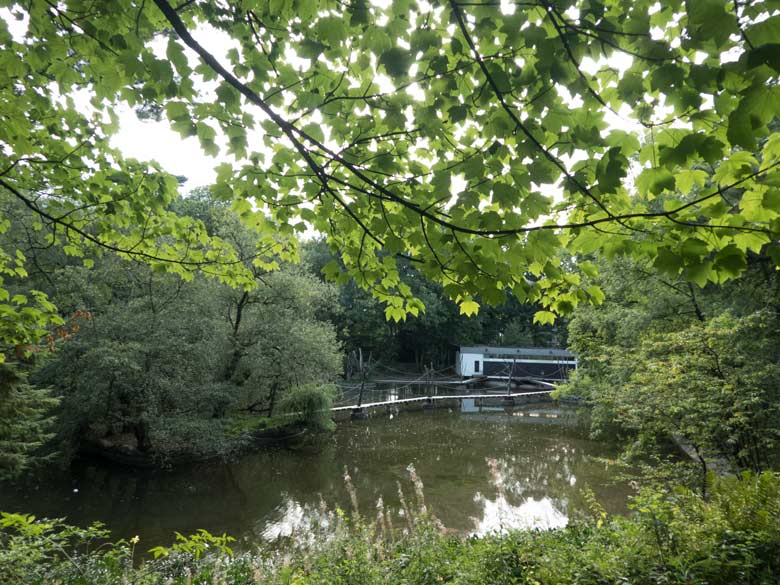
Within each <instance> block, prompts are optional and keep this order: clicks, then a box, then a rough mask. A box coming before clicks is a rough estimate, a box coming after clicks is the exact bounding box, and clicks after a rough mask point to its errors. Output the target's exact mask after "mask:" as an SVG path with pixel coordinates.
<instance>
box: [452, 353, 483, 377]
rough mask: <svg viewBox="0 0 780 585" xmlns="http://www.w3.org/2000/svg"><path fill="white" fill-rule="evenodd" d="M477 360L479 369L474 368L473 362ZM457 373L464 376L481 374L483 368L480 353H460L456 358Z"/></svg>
mask: <svg viewBox="0 0 780 585" xmlns="http://www.w3.org/2000/svg"><path fill="white" fill-rule="evenodd" d="M476 361H479V371H476V370H475V369H474V362H476ZM457 365H458V370H459V371H458V373H459V374H460V375H461V376H463V377H464V378H470V377H472V376H474V375H477V376H481V375H482V371H483V369H484V364H483V359H482V354H481V353H461V354H459V355H458V360H457Z"/></svg>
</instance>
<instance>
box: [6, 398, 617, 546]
mask: <svg viewBox="0 0 780 585" xmlns="http://www.w3.org/2000/svg"><path fill="white" fill-rule="evenodd" d="M521 413H522V414H521ZM530 413H537V414H538V413H541V414H542V415H543V414H544V410H543V409H540V408H539V407H530V406H528V407H524V408H523V409H517V410H515V413H514V415H511V414H507V413H504V412H501V411H496V412H448V411H446V410H445V411H435V412H403V413H400V414H396V415H394V416H392V417H391V416H390V415H386V414H383V415H378V416H375V417H374V418H372V419H371V420H368V421H357V422H345V423H340V424H339V427H338V429H337V431H336V432H335V433H334V434H333V435H332V436H330V437H326V438H325V439H323V441H322V442H321V443H320V444H317V445H312V444H308V445H299V446H297V447H294V448H277V449H272V450H266V451H262V452H258V453H254V454H251V455H247V456H244V457H242V458H241V459H239V460H237V461H233V462H212V463H208V464H202V465H197V466H192V467H189V468H186V469H177V470H173V471H151V470H126V469H119V468H116V467H106V466H103V465H98V464H95V463H85V462H82V463H78V464H76V465H74V466H73V468H72V469H71V470H70V471H68V472H63V473H62V474H59V475H55V476H53V477H51V478H50V479H48V480H46V481H45V482H41V483H40V484H39V485H37V486H34V487H31V486H26V487H25V488H23V489H18V488H9V487H8V486H3V487H0V490H2V492H0V510H7V511H25V512H31V513H34V514H36V515H38V516H48V517H61V516H65V517H67V518H68V521H69V522H71V523H76V524H86V523H89V522H92V521H94V520H101V521H103V522H105V523H106V524H107V525H108V526H109V527H110V528H111V529H112V530H113V531H114V534H115V536H116V537H117V538H118V537H127V538H129V537H131V536H133V535H139V536H140V537H141V539H142V542H143V545H142V546H144V547H145V548H146V547H147V546H148V547H151V546H154V545H157V544H169V543H170V542H171V541H172V535H173V532H174V531H175V530H178V531H180V532H184V533H187V532H190V531H193V530H195V529H197V528H205V529H207V530H209V531H210V532H213V533H222V532H227V533H229V534H232V535H234V536H236V537H238V538H240V539H246V540H248V541H251V542H262V541H266V542H268V541H273V540H274V539H275V538H277V537H279V536H286V535H289V534H290V533H291V532H293V531H302V530H304V529H305V527H306V526H307V525H308V523H309V521H310V520H311V519H312V518H313V517H315V516H316V515H317V513H318V511H319V509H320V497H322V500H324V501H325V502H326V503H327V504H328V505H329V506H330V507H335V506H340V507H342V508H344V509H347V510H349V509H350V503H349V502H350V500H349V495H348V493H347V490H346V488H345V484H344V480H343V475H344V470H345V468H346V469H348V470H349V473H350V475H351V476H352V478H353V482H354V484H355V487H356V489H357V495H358V500H359V506H360V508H361V510H362V511H363V513H370V514H374V510H375V504H376V501H377V500H378V499H379V498H380V497H381V498H382V499H383V501H384V503H385V504H386V505H387V506H389V507H391V508H398V507H399V496H398V482H400V483H401V485H402V488H403V490H404V492H405V493H406V494H407V497H408V498H409V499H410V500H411V499H413V498H412V494H413V493H414V492H413V488H412V486H411V483H410V481H409V474H408V471H407V468H408V466H409V465H410V464H411V465H413V466H414V468H415V469H416V471H417V473H418V475H419V477H420V478H421V479H422V481H423V482H424V484H425V498H426V503H427V505H428V507H429V508H430V509H432V511H433V512H434V513H435V515H436V516H437V517H438V518H439V519H440V520H441V521H442V522H443V523H444V525H445V526H446V527H448V528H450V529H454V530H458V531H462V532H465V533H485V532H489V531H492V530H500V529H502V528H512V527H554V526H561V525H564V524H565V523H566V522H567V518H568V517H569V516H570V515H571V514H572V513H574V512H576V511H577V510H583V509H584V508H585V502H584V500H583V497H582V493H581V489H580V488H582V487H583V486H586V485H587V486H588V487H589V488H590V489H592V490H593V491H594V492H595V494H596V496H597V498H598V499H599V500H600V501H601V502H602V504H603V505H604V506H605V507H606V509H607V510H608V511H610V512H621V511H622V510H624V509H625V503H626V497H627V495H628V494H629V493H630V490H629V488H628V486H627V485H625V484H624V483H615V482H614V481H613V478H612V475H613V474H614V473H615V470H614V469H612V468H610V467H609V466H608V465H606V464H605V463H603V462H598V461H595V460H594V457H606V458H609V457H613V456H614V455H615V454H616V449H615V448H614V446H611V445H607V444H604V443H599V442H595V441H591V440H589V439H588V438H587V435H586V433H585V432H584V431H583V430H582V429H580V428H578V427H577V426H576V425H574V424H573V422H572V419H571V417H560V418H546V417H544V416H529V414H530Z"/></svg>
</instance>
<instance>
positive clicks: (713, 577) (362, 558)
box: [0, 467, 780, 585]
mask: <svg viewBox="0 0 780 585" xmlns="http://www.w3.org/2000/svg"><path fill="white" fill-rule="evenodd" d="M345 482H346V485H347V489H348V491H349V492H350V501H351V504H352V510H351V511H350V512H347V511H344V510H341V509H338V508H335V509H330V508H328V507H327V506H326V505H325V503H324V502H323V503H321V505H320V513H319V514H318V515H317V521H316V522H315V524H314V525H313V526H312V531H310V533H309V536H310V538H307V539H300V540H296V541H295V544H294V545H292V546H289V547H287V548H285V549H283V550H278V551H275V552H263V551H259V550H256V551H244V552H241V553H239V554H234V553H233V551H230V550H229V548H228V547H229V544H230V543H229V541H228V539H227V537H225V536H224V535H223V536H212V535H209V534H208V533H204V532H199V533H196V534H195V535H191V536H189V537H185V536H180V537H179V538H178V539H177V542H176V543H174V545H172V546H171V547H170V548H168V549H164V550H163V551H162V552H161V554H160V555H159V557H158V558H157V559H154V560H150V561H146V562H143V563H141V564H140V565H138V564H137V563H134V551H135V542H134V540H133V539H131V540H129V541H120V542H118V543H115V544H113V545H110V546H102V547H99V548H94V547H93V548H89V547H90V542H94V539H95V538H96V537H98V536H100V535H101V534H102V533H101V532H100V530H101V529H100V528H99V527H97V528H91V529H86V530H79V529H75V528H73V527H68V526H66V525H64V524H62V523H61V522H56V521H54V522H49V521H41V520H35V519H32V518H30V517H23V516H18V515H3V516H2V519H0V582H1V583H4V584H5V583H9V584H14V585H15V584H19V585H32V584H34V585H39V584H40V585H42V584H44V583H45V584H47V585H48V584H52V583H56V584H59V585H86V584H90V585H103V584H105V585H108V584H112V585H113V584H117V583H122V584H128V585H163V584H171V585H206V584H208V585H255V584H261V583H262V584H270V585H282V584H285V585H292V584H295V585H308V584H315V583H316V584H328V585H330V584H366V585H380V584H381V585H389V584H394V583H404V584H409V585H438V584H440V583H459V584H464V585H465V584H470V585H472V584H473V585H488V584H489V585H501V584H507V585H508V584H514V585H518V584H521V585H553V584H556V585H557V584H564V583H566V584H568V583H572V584H576V585H597V584H612V583H628V584H659V585H660V584H676V583H679V584H683V583H685V584H701V585H704V584H707V585H727V584H728V585H735V584H740V583H745V584H770V583H771V584H776V583H778V582H780V476H778V475H777V474H772V473H764V474H761V475H748V474H746V475H743V476H740V477H733V478H721V479H715V480H713V483H712V491H711V495H710V498H709V499H708V500H705V499H703V498H702V497H700V496H699V495H697V494H695V493H693V492H691V491H690V490H687V489H684V488H675V489H655V490H649V489H647V490H644V491H643V492H642V493H641V494H640V495H639V496H637V497H635V498H634V499H633V501H632V504H631V508H632V513H631V514H630V515H629V516H627V517H624V516H616V517H609V516H607V515H606V514H605V513H604V512H603V509H602V508H600V507H598V506H594V511H595V512H594V515H593V518H591V519H586V518H583V519H578V520H576V521H573V522H571V523H570V524H569V526H567V527H566V528H562V529H556V530H535V531H515V532H510V533H507V534H493V535H489V536H486V537H483V538H474V537H464V536H459V535H454V534H451V533H448V532H447V531H445V530H444V529H443V527H442V526H441V524H440V523H439V522H438V521H437V520H436V518H435V517H434V516H433V514H432V513H431V511H430V508H429V506H428V505H427V504H426V502H425V498H424V486H423V484H422V481H421V480H420V478H419V477H418V476H417V474H416V472H415V470H414V468H413V467H410V468H409V469H408V484H405V485H407V489H404V485H401V484H399V490H400V494H399V496H400V501H401V508H402V510H403V514H402V515H403V518H404V522H403V523H402V525H399V526H393V523H392V518H393V514H392V513H391V511H390V510H388V509H387V508H386V507H385V506H384V504H383V503H382V501H381V500H380V501H378V502H377V504H376V505H375V506H374V507H373V509H371V510H359V509H358V507H357V503H358V498H357V494H356V493H355V488H354V486H353V483H352V478H351V477H350V474H349V473H348V472H347V471H346V470H345ZM409 487H410V488H411V489H408V488H409Z"/></svg>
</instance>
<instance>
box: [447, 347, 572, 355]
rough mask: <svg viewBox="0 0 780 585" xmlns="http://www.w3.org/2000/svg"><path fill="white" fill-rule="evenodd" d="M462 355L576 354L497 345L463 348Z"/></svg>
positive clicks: (557, 350)
mask: <svg viewBox="0 0 780 585" xmlns="http://www.w3.org/2000/svg"><path fill="white" fill-rule="evenodd" d="M460 353H481V354H486V353H498V354H501V355H524V356H537V355H538V356H554V357H566V358H574V357H575V356H574V354H573V353H571V352H570V351H567V350H565V349H552V348H542V347H498V346H495V345H477V346H461V348H460Z"/></svg>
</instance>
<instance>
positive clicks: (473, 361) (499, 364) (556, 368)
mask: <svg viewBox="0 0 780 585" xmlns="http://www.w3.org/2000/svg"><path fill="white" fill-rule="evenodd" d="M576 369H577V358H576V357H575V355H574V354H573V353H571V352H569V351H566V350H564V349H541V348H526V347H495V346H485V345H483V346H476V347H461V348H460V350H459V351H458V352H457V354H456V355H455V372H456V373H457V374H458V375H460V376H463V377H464V378H473V377H485V378H490V379H498V380H500V379H504V380H506V379H508V378H509V377H510V375H511V377H512V378H513V379H522V378H535V379H539V380H565V379H566V378H568V376H569V372H570V371H572V370H576Z"/></svg>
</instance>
